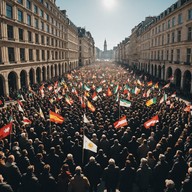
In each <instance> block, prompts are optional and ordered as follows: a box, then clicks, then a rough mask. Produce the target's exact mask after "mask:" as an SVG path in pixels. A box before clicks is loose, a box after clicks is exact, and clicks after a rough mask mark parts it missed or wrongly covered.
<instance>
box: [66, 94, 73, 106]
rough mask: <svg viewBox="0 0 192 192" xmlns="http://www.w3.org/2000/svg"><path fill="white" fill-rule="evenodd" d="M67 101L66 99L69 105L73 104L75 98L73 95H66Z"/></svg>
mask: <svg viewBox="0 0 192 192" xmlns="http://www.w3.org/2000/svg"><path fill="white" fill-rule="evenodd" d="M65 101H66V102H67V103H68V104H69V105H72V104H73V100H72V99H71V97H69V96H68V95H66V96H65Z"/></svg>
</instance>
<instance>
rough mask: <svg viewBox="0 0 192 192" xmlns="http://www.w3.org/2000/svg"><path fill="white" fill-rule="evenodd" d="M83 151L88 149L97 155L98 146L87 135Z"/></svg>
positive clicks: (84, 137)
mask: <svg viewBox="0 0 192 192" xmlns="http://www.w3.org/2000/svg"><path fill="white" fill-rule="evenodd" d="M83 149H87V150H89V151H92V152H94V153H97V145H95V143H93V142H92V141H91V140H90V139H88V138H87V137H86V136H85V135H84V136H83Z"/></svg>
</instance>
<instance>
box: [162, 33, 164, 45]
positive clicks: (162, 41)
mask: <svg viewBox="0 0 192 192" xmlns="http://www.w3.org/2000/svg"><path fill="white" fill-rule="evenodd" d="M161 44H162V45H164V35H162V43H161Z"/></svg>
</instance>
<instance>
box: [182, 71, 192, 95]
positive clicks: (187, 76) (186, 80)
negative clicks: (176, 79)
mask: <svg viewBox="0 0 192 192" xmlns="http://www.w3.org/2000/svg"><path fill="white" fill-rule="evenodd" d="M183 91H184V93H185V94H189V93H190V92H191V72H190V71H189V70H187V71H185V72H184V74H183Z"/></svg>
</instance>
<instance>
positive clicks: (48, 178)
mask: <svg viewBox="0 0 192 192" xmlns="http://www.w3.org/2000/svg"><path fill="white" fill-rule="evenodd" d="M50 169H51V168H50V165H48V164H46V165H45V166H44V168H43V172H42V174H41V175H40V179H39V181H40V184H41V191H42V192H53V191H55V189H56V187H57V185H56V181H55V178H54V177H53V176H52V175H51V173H50Z"/></svg>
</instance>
